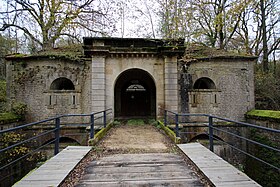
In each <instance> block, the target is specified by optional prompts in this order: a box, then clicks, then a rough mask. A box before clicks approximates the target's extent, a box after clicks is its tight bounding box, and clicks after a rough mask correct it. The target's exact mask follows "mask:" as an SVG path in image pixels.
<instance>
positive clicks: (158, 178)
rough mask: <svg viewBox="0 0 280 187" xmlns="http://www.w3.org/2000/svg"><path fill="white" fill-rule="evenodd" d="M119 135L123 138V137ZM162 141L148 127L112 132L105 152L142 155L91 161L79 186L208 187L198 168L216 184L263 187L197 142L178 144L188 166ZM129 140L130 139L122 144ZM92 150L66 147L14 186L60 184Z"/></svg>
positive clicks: (115, 156)
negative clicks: (130, 151) (198, 172)
mask: <svg viewBox="0 0 280 187" xmlns="http://www.w3.org/2000/svg"><path fill="white" fill-rule="evenodd" d="M121 134H122V135H123V136H121V137H120V135H121ZM164 137H165V136H163V135H162V134H161V133H160V132H158V131H157V130H156V128H155V127H152V126H147V125H146V126H118V127H117V128H114V130H113V133H111V134H110V135H109V136H108V137H107V138H106V140H105V141H104V142H103V147H102V148H104V150H111V151H112V150H130V149H132V148H137V149H139V150H141V151H140V152H137V153H135V154H125V153H122V154H121V153H118V152H117V153H118V154H109V155H107V156H103V157H101V158H99V159H97V160H94V161H92V162H91V163H90V164H89V165H88V166H87V168H86V172H85V175H84V176H83V177H82V178H81V179H80V180H79V183H78V184H77V185H76V187H88V186H105V187H106V186H110V187H111V186H113V187H114V186H188V187H198V186H205V184H204V183H202V181H201V176H198V175H197V174H196V173H195V172H194V171H193V170H192V169H193V167H194V166H196V167H197V168H198V169H199V170H200V171H201V173H203V175H204V176H205V178H204V179H203V180H204V181H205V179H208V181H210V183H212V184H213V186H217V187H219V186H221V187H227V186H238V187H253V186H254V187H255V186H260V185H258V184H257V183H256V182H254V181H253V180H251V179H250V178H249V177H248V176H246V175H245V174H244V173H242V172H240V171H238V170H237V169H236V168H234V167H233V166H231V165H230V164H229V163H227V162H226V161H224V160H223V159H221V158H220V157H218V156H217V155H215V154H214V153H212V152H211V151H209V150H208V149H207V148H205V147H203V146H202V145H200V144H198V143H190V144H180V145H178V147H179V148H180V149H181V150H182V151H183V153H184V154H185V156H186V157H188V158H189V159H190V160H191V161H192V162H193V163H190V162H189V163H187V162H186V161H185V157H184V156H183V154H178V153H177V152H174V151H171V150H170V148H168V146H173V145H168V144H166V143H165V144H163V142H164V141H166V140H164V139H162V138H164ZM125 138H127V140H125V141H124V142H123V144H122V143H121V142H122V141H123V140H124V139H125ZM148 138H150V139H148ZM147 139H148V140H147ZM165 139H166V137H165ZM151 141H153V142H152V143H151ZM128 142H129V143H128ZM129 146H132V147H129ZM139 146H140V147H139ZM159 147H160V149H159ZM155 148H156V149H155ZM90 149H91V147H74V146H70V147H67V148H66V149H65V150H63V151H62V152H60V153H59V154H58V155H57V156H55V157H54V158H52V159H50V160H49V161H47V162H46V163H45V164H43V165H42V166H41V167H40V168H38V169H37V170H35V171H34V172H32V173H31V174H30V175H28V176H26V177H25V178H23V179H22V180H21V181H19V182H18V183H16V184H15V186H16V187H25V186H32V187H34V186H35V187H36V186H40V187H49V186H52V187H54V186H59V185H61V184H62V182H63V181H64V179H65V178H66V177H67V176H68V174H69V173H70V172H71V171H72V170H73V169H74V167H75V166H76V165H77V164H78V163H79V162H80V160H81V159H82V158H83V157H84V156H85V155H86V154H87V153H88V152H89V151H90ZM143 152H144V153H143Z"/></svg>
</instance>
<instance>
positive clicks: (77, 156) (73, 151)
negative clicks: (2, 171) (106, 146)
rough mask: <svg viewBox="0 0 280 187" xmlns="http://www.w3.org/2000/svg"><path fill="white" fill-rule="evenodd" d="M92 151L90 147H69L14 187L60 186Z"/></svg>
mask: <svg viewBox="0 0 280 187" xmlns="http://www.w3.org/2000/svg"><path fill="white" fill-rule="evenodd" d="M90 150H91V147H88V146H68V147H67V148H65V149H63V150H62V151H61V152H60V153H59V154H58V155H56V156H54V157H52V158H51V159H50V160H48V161H47V162H45V163H44V164H43V165H42V166H40V167H39V168H38V169H36V170H34V171H31V172H30V173H29V174H28V175H27V176H25V177H24V178H23V179H21V180H20V181H19V182H17V183H16V184H15V185H14V187H50V186H51V187H55V186H59V184H61V183H62V181H63V180H64V179H65V178H66V177H67V176H68V174H69V173H70V172H71V171H72V170H73V169H74V168H75V166H76V165H77V164H78V163H79V162H80V161H81V160H82V159H83V158H84V156H85V155H86V154H87V153H88V152H89V151H90Z"/></svg>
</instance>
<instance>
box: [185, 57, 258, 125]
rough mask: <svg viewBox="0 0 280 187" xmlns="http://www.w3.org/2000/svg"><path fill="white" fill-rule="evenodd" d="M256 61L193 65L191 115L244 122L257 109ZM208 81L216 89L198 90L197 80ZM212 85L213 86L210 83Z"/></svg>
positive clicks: (234, 60) (191, 65) (230, 61)
mask: <svg viewBox="0 0 280 187" xmlns="http://www.w3.org/2000/svg"><path fill="white" fill-rule="evenodd" d="M253 66H254V61H252V60H251V59H246V58H244V59H242V58H240V59H238V58H227V57H225V58H219V59H208V60H203V61H196V62H192V63H191V64H190V65H189V69H188V73H189V74H190V75H191V77H192V83H193V85H192V87H191V89H190V90H189V93H188V94H189V102H190V103H189V112H190V113H206V114H213V115H216V116H219V117H224V118H230V119H233V120H238V121H240V120H244V114H245V113H246V112H247V111H248V110H251V109H253V108H254V67H253ZM200 78H207V79H210V80H212V81H213V83H214V85H209V86H213V87H212V88H205V87H202V88H201V89H198V88H194V85H195V84H196V81H197V80H199V79H200ZM209 84H210V83H209Z"/></svg>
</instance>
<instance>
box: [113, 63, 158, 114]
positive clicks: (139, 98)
mask: <svg viewBox="0 0 280 187" xmlns="http://www.w3.org/2000/svg"><path fill="white" fill-rule="evenodd" d="M114 100H115V107H114V108H115V117H129V116H133V117H139V116H147V117H155V115H156V87H155V83H154V80H153V79H152V77H151V75H150V74H149V73H148V72H146V71H144V70H141V69H136V68H133V69H129V70H126V71H124V72H122V73H121V74H120V76H119V77H118V79H117V81H116V84H115V90H114Z"/></svg>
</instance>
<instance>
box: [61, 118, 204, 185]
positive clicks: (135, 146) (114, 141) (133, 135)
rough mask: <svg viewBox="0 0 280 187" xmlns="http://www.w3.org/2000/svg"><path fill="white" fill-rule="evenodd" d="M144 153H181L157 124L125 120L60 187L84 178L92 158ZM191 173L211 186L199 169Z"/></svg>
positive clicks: (100, 158) (100, 159)
mask: <svg viewBox="0 0 280 187" xmlns="http://www.w3.org/2000/svg"><path fill="white" fill-rule="evenodd" d="M143 153H172V154H175V155H178V154H180V152H179V151H177V148H176V146H175V145H174V144H172V142H171V141H170V139H169V138H168V137H166V136H165V135H164V134H163V132H161V131H160V130H159V129H157V128H156V127H155V126H153V125H148V124H140V125H139V124H138V125H135V124H132V125H131V124H130V123H129V122H126V123H122V124H120V125H116V126H115V127H114V128H112V129H111V130H110V131H109V133H108V134H107V136H106V137H105V138H104V139H103V140H102V141H101V142H99V144H98V145H96V146H95V147H94V149H93V150H92V151H91V152H90V153H89V154H88V155H87V156H86V157H85V158H84V159H83V160H82V161H81V162H80V164H79V165H78V166H77V167H76V168H75V170H74V171H72V172H71V173H70V175H69V177H68V178H67V179H66V180H65V181H64V183H63V184H62V185H61V186H62V187H65V186H75V185H77V184H78V182H79V181H80V180H81V179H83V178H84V176H85V174H87V169H86V167H88V166H91V167H92V162H93V161H97V162H98V161H100V162H102V159H103V158H107V157H110V156H112V155H115V154H118V155H120V154H143ZM182 164H186V166H187V167H188V168H190V169H192V170H193V171H194V170H195V168H194V167H193V166H192V164H191V163H190V162H188V161H186V160H185V163H182ZM192 175H193V176H194V177H195V178H197V180H198V181H199V180H200V181H202V183H203V185H202V186H209V185H208V184H207V181H205V180H204V179H203V177H202V176H200V175H199V172H193V173H192ZM199 178H200V179H199ZM199 183H200V182H199ZM93 186H94V185H93ZM122 186H123V185H122ZM124 186H125V185H124ZM128 186H134V185H128ZM141 186H147V185H141ZM149 186H151V185H149ZM167 186H168V185H167Z"/></svg>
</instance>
